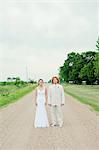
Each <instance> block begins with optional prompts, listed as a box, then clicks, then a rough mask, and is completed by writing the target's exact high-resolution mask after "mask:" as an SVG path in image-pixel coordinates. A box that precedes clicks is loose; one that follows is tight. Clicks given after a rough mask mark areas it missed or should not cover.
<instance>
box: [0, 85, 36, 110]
mask: <svg viewBox="0 0 99 150" xmlns="http://www.w3.org/2000/svg"><path fill="white" fill-rule="evenodd" d="M35 87H36V84H28V85H25V86H21V87H18V86H16V85H5V86H0V107H3V106H7V105H8V104H10V103H13V102H15V101H17V100H19V99H20V98H21V97H22V96H24V95H25V94H27V93H29V92H31V91H32V90H33V89H34V88H35Z"/></svg>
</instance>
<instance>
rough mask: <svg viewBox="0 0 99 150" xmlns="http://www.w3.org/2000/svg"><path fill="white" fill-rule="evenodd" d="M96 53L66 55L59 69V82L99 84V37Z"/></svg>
mask: <svg viewBox="0 0 99 150" xmlns="http://www.w3.org/2000/svg"><path fill="white" fill-rule="evenodd" d="M96 48H97V50H96V51H87V52H82V53H81V54H80V53H75V52H71V53H69V54H68V56H67V59H66V60H65V62H64V64H63V66H61V67H60V68H59V77H60V80H61V82H67V83H69V82H71V83H76V84H81V83H82V82H86V84H99V37H98V40H97V42H96Z"/></svg>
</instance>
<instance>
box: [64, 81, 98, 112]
mask: <svg viewBox="0 0 99 150" xmlns="http://www.w3.org/2000/svg"><path fill="white" fill-rule="evenodd" d="M64 89H65V92H66V93H67V94H69V95H71V96H73V97H74V98H76V99H77V100H79V101H80V102H82V103H85V104H88V105H90V106H91V107H92V108H93V109H94V110H95V111H99V85H94V86H90V85H70V84H66V85H64Z"/></svg>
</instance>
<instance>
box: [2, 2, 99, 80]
mask: <svg viewBox="0 0 99 150" xmlns="http://www.w3.org/2000/svg"><path fill="white" fill-rule="evenodd" d="M98 4H99V3H98V2H96V1H95V0H85V1H84V0H78V1H77V0H68V1H67V0H60V1H59V0H52V1H51V0H46V1H44V0H34V1H33V0H5V1H4V0H0V80H6V78H7V77H8V76H12V77H13V76H15V77H16V76H20V77H21V79H24V80H25V79H26V68H27V70H28V77H29V78H32V79H39V78H43V79H44V80H49V79H50V78H51V77H52V76H53V75H57V74H58V68H59V67H60V66H61V65H62V64H63V63H64V60H65V59H66V57H67V54H68V53H70V52H72V51H74V52H82V51H88V50H95V49H96V47H95V45H96V39H97V37H98V29H99V28H98V25H99V24H98Z"/></svg>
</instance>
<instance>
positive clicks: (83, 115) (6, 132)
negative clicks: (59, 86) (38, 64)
mask: <svg viewBox="0 0 99 150" xmlns="http://www.w3.org/2000/svg"><path fill="white" fill-rule="evenodd" d="M47 110H48V117H49V120H50V113H49V107H47ZM63 114H64V126H63V127H62V128H59V127H53V128H52V127H50V128H45V129H35V128H34V126H33V121H34V115H35V106H34V99H33V92H32V93H30V94H28V95H27V96H25V97H23V98H22V100H20V101H17V102H16V103H13V104H11V105H9V106H8V107H5V108H2V109H0V138H1V139H0V147H1V148H0V149H1V150H99V144H98V141H99V115H98V114H96V113H95V112H94V111H92V110H90V109H89V107H88V106H87V105H84V104H81V103H80V102H78V101H76V100H75V99H74V98H72V97H70V96H68V95H66V104H65V106H64V107H63Z"/></svg>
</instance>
